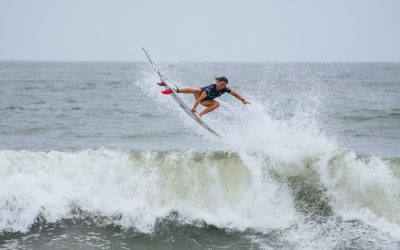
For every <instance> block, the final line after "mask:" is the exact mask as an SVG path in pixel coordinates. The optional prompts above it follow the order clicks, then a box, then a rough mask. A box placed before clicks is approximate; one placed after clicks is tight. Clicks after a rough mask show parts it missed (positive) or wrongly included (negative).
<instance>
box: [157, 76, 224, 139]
mask: <svg viewBox="0 0 400 250" xmlns="http://www.w3.org/2000/svg"><path fill="white" fill-rule="evenodd" d="M164 82H165V84H166V86H165V89H171V90H172V91H173V92H172V93H171V94H170V95H171V96H172V98H174V100H175V101H176V102H177V103H178V104H179V106H180V107H181V108H182V109H183V111H185V112H186V114H188V115H189V116H190V117H191V118H192V119H193V120H195V121H196V122H197V123H198V124H200V126H202V127H203V128H205V129H207V130H208V131H210V132H211V133H213V134H214V135H216V136H219V137H222V136H221V135H220V134H218V133H217V132H215V130H214V129H212V128H211V127H210V126H209V125H208V124H207V123H206V122H205V121H204V120H203V119H201V117H200V116H199V114H197V112H196V113H193V112H192V110H191V108H189V106H188V105H187V104H186V103H185V102H184V101H183V100H182V98H180V97H179V96H178V93H176V91H175V89H174V88H172V87H171V86H170V85H168V83H166V81H164Z"/></svg>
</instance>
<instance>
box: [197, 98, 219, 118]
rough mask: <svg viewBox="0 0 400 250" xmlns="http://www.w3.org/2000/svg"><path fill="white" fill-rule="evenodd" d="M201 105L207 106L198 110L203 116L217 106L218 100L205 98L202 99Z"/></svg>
mask: <svg viewBox="0 0 400 250" xmlns="http://www.w3.org/2000/svg"><path fill="white" fill-rule="evenodd" d="M201 105H203V106H205V107H207V108H206V109H205V110H203V111H201V112H200V114H199V115H200V116H203V115H205V114H207V113H209V112H211V111H213V110H215V109H217V108H218V107H219V102H217V101H215V100H207V101H202V102H201Z"/></svg>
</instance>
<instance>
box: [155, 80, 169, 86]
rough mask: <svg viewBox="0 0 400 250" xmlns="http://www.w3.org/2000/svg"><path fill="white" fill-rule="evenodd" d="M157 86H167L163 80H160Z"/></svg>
mask: <svg viewBox="0 0 400 250" xmlns="http://www.w3.org/2000/svg"><path fill="white" fill-rule="evenodd" d="M157 84H158V86H167V84H166V83H165V82H164V81H163V80H161V82H158V83H157Z"/></svg>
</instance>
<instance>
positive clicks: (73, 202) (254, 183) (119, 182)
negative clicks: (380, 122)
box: [0, 149, 400, 247]
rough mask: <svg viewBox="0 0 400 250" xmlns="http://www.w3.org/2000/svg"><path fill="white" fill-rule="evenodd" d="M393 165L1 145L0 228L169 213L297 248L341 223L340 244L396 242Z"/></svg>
mask: <svg viewBox="0 0 400 250" xmlns="http://www.w3.org/2000/svg"><path fill="white" fill-rule="evenodd" d="M399 167H400V165H399V159H398V158H391V159H386V160H384V159H380V158H376V157H372V158H360V157H357V156H356V155H355V154H354V153H353V152H351V151H332V152H331V154H325V155H320V156H315V157H308V158H304V159H301V160H299V161H297V160H296V161H292V162H287V161H285V162H282V161H280V160H279V159H276V158H274V157H272V156H271V155H268V154H266V153H262V154H260V153H256V152H246V153H233V152H224V151H121V150H115V149H113V150H112V149H98V150H82V151H75V152H58V151H52V152H29V151H10V150H3V151H1V152H0V179H1V180H2V181H1V183H0V203H1V204H2V206H1V208H0V216H1V217H0V230H1V231H2V232H3V233H6V232H9V233H10V232H27V231H29V230H30V229H31V228H32V226H33V225H36V224H38V223H39V224H41V223H45V224H48V223H56V222H57V221H60V220H66V219H85V218H92V219H93V220H94V221H95V222H96V223H99V225H118V226H121V227H123V228H127V229H129V228H133V229H134V230H137V231H139V232H142V233H151V232H154V230H156V227H157V222H158V221H159V219H162V218H168V217H169V216H170V215H171V213H172V214H177V215H178V217H179V221H180V223H183V224H188V225H191V224H193V225H196V224H198V223H206V224H208V225H214V226H216V227H217V228H226V229H229V230H235V231H240V232H245V231H246V230H249V229H251V230H256V231H259V232H261V233H262V232H264V233H267V232H271V230H272V231H274V232H276V231H279V232H280V234H281V237H284V238H285V241H288V242H291V243H293V244H296V245H300V246H312V247H317V246H318V244H326V242H323V241H321V239H320V237H321V234H327V235H328V236H329V237H331V241H330V242H329V244H331V246H332V247H335V246H337V245H335V244H337V241H338V238H337V237H338V235H337V234H339V231H340V230H345V231H349V233H348V234H345V235H344V236H341V237H342V238H341V241H342V243H343V241H345V242H346V241H349V242H350V241H351V240H352V239H353V238H354V237H355V236H354V235H356V236H357V237H361V239H362V240H366V238H365V235H373V236H374V237H373V238H372V239H370V240H376V241H377V242H375V243H379V242H380V243H382V242H384V243H385V242H386V243H387V242H392V241H393V242H396V241H397V240H399V239H400V217H399V214H400V211H399V210H400V197H399V196H398V195H397V194H398V192H399V191H400V187H399V185H400V180H399V172H398V169H399ZM289 169H290V170H289ZM96 218H97V219H96ZM99 218H102V219H99ZM338 230H339V231H338ZM379 232H384V233H385V232H386V233H389V234H390V236H388V235H385V234H384V233H379ZM306 236H307V237H306ZM297 237H300V238H301V241H300V242H298V241H299V239H298V238H297ZM369 237H371V236H369ZM388 237H389V238H388ZM396 239H397V240H396ZM362 240H361V241H362ZM386 243H385V244H386ZM310 244H311V245H310ZM382 244H383V243H382ZM390 244H392V243H390ZM345 245H346V244H345ZM375 246H376V245H375Z"/></svg>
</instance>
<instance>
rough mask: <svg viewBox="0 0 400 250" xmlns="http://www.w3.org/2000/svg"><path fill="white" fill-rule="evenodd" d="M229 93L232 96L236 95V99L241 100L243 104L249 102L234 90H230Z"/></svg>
mask: <svg viewBox="0 0 400 250" xmlns="http://www.w3.org/2000/svg"><path fill="white" fill-rule="evenodd" d="M229 93H230V94H231V95H233V96H234V97H236V99H238V100H239V101H241V102H242V103H243V104H244V105H246V104H250V102H248V101H246V100H245V99H244V98H243V97H241V96H240V95H239V94H238V93H237V92H236V91H234V90H231V92H229Z"/></svg>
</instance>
